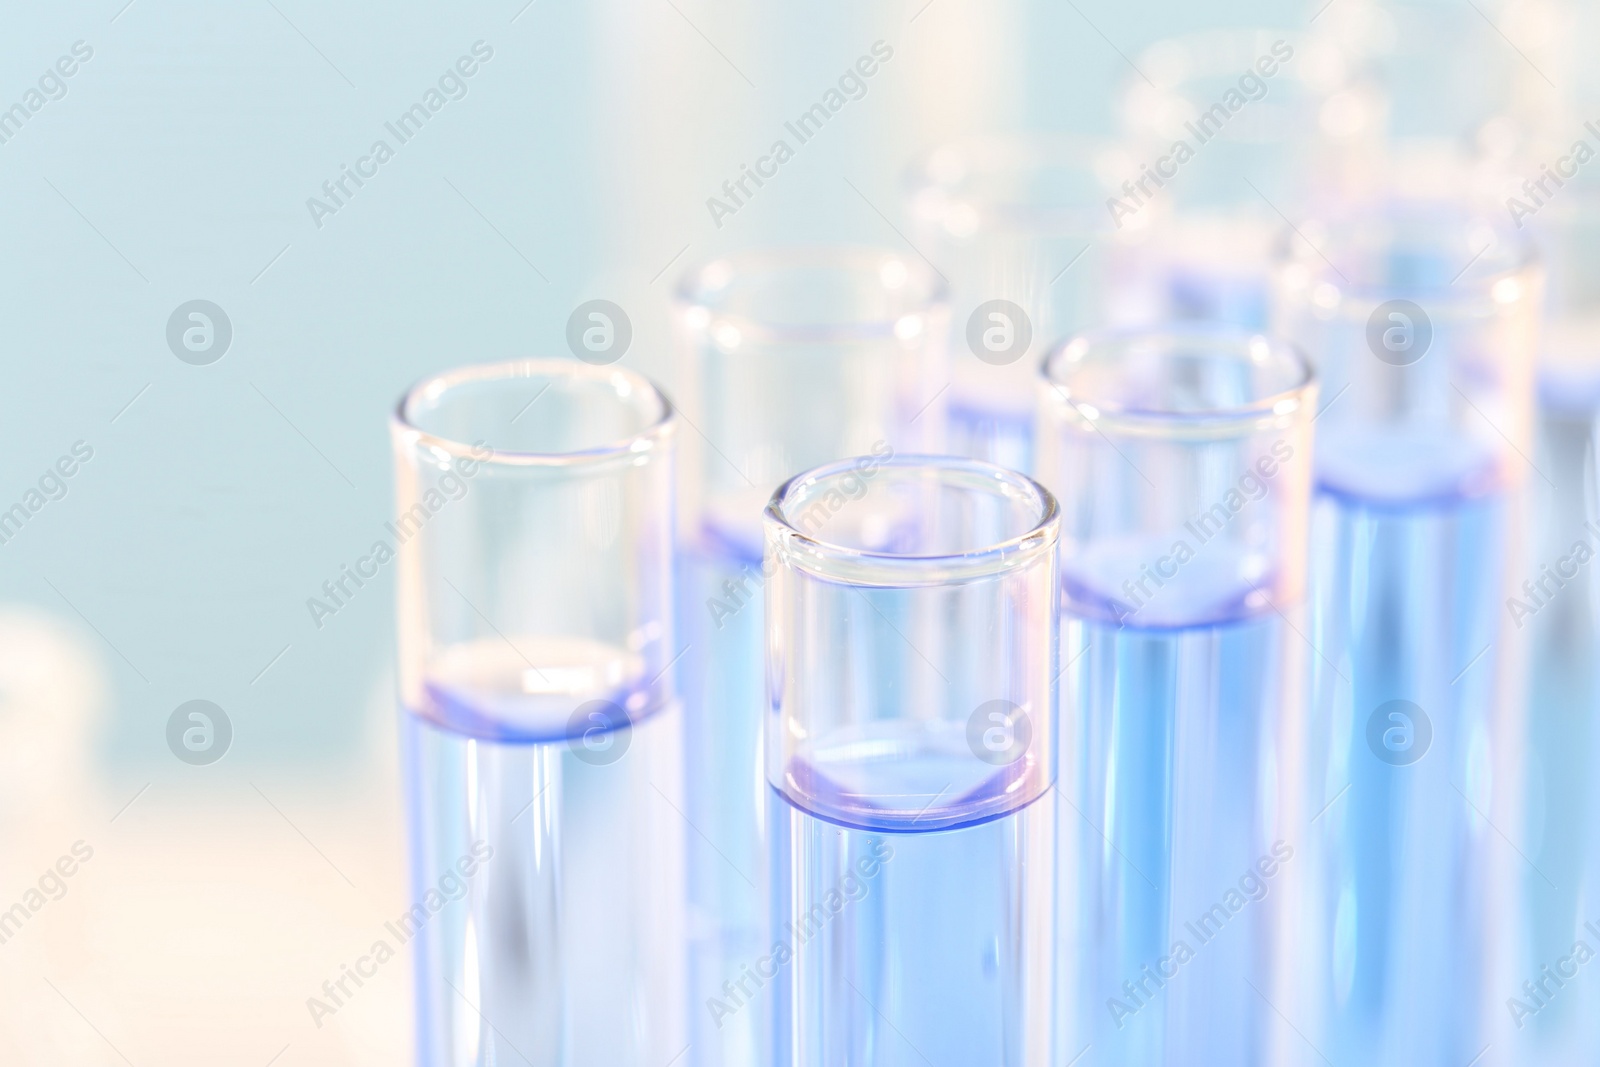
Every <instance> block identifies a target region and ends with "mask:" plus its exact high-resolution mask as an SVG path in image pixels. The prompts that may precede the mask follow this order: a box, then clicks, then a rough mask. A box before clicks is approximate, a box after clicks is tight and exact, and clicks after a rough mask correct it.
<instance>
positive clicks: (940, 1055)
mask: <svg viewBox="0 0 1600 1067" xmlns="http://www.w3.org/2000/svg"><path fill="white" fill-rule="evenodd" d="M1058 529H1059V515H1058V512H1057V509H1056V504H1055V501H1054V499H1053V498H1052V497H1051V496H1050V494H1049V493H1047V492H1045V491H1044V490H1043V489H1042V488H1040V487H1039V486H1038V485H1037V484H1036V483H1034V482H1032V481H1030V480H1029V479H1028V478H1025V477H1023V476H1022V475H1020V474H1015V473H1013V472H1011V471H1005V470H1002V469H1000V468H998V467H994V466H991V465H989V464H987V463H980V462H976V461H972V460H962V459H956V458H952V457H931V456H910V455H897V456H893V457H887V458H880V457H876V456H864V457H861V458H859V459H855V460H848V461H843V462H839V463H835V464H830V465H828V466H824V467H820V468H818V469H816V470H813V471H810V472H808V473H806V474H803V475H800V476H798V477H796V478H794V479H792V480H790V481H789V482H787V483H786V484H784V485H783V486H782V487H781V488H780V489H779V490H778V491H777V493H776V494H774V496H773V498H772V503H771V504H770V505H769V506H768V508H767V512H766V536H767V559H768V564H769V567H770V569H771V571H772V578H771V585H770V587H769V590H768V598H767V709H768V710H767V719H768V723H767V731H766V776H767V781H768V783H769V784H770V786H771V792H770V794H769V802H770V804H771V810H772V814H771V816H770V818H771V837H772V860H771V864H772V872H773V873H772V889H773V931H772V938H773V943H772V945H771V947H770V950H769V954H768V955H766V956H764V957H763V960H762V961H761V962H759V963H757V964H756V965H755V966H756V969H757V970H758V972H759V973H760V974H761V976H762V977H763V978H770V979H771V988H770V990H769V994H770V995H771V996H772V999H773V1002H774V1005H775V1008H774V1015H775V1021H774V1033H775V1039H774V1044H773V1062H774V1063H775V1064H776V1065H778V1067H837V1065H839V1064H862V1065H872V1067H913V1065H915V1067H929V1065H933V1067H943V1065H950V1067H957V1065H959V1067H970V1065H971V1064H980V1063H981V1064H993V1065H996V1067H1013V1065H1022V1064H1026V1065H1038V1067H1044V1065H1046V1064H1052V1063H1055V1062H1057V1061H1056V1060H1054V1059H1053V1058H1052V1057H1053V1055H1054V1052H1055V1050H1054V1048H1053V1040H1054V1039H1053V1012H1054V1008H1055V1005H1054V1003H1053V996H1054V990H1053V984H1054V983H1053V970H1052V967H1053V964H1052V956H1053V951H1054V950H1053V941H1054V914H1055V907H1056V905H1055V900H1054V877H1055V872H1054V867H1053V856H1054V853H1055V806H1054V804H1053V803H1052V802H1051V801H1050V800H1048V799H1046V798H1045V794H1046V793H1047V792H1048V790H1049V789H1050V787H1051V785H1052V784H1053V783H1054V781H1055V752H1054V746H1055V730H1056V681H1055V678H1056V656H1057V641H1056V636H1057V629H1056V627H1057V622H1056V613H1055V598H1054V586H1055V580H1056V563H1055V553H1056V539H1057V533H1058Z"/></svg>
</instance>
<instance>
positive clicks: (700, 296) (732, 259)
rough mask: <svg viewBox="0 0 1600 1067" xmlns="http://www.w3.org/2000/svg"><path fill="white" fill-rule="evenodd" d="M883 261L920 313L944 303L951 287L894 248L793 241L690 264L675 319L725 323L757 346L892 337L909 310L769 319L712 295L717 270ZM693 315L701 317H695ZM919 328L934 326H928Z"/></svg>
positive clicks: (738, 273)
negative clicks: (892, 265) (726, 306)
mask: <svg viewBox="0 0 1600 1067" xmlns="http://www.w3.org/2000/svg"><path fill="white" fill-rule="evenodd" d="M886 260H894V261H896V262H899V263H901V264H903V265H904V266H905V267H906V270H907V290H908V291H913V292H917V293H919V294H920V296H919V297H918V298H917V299H915V300H912V301H910V302H909V304H910V305H911V306H914V307H916V308H919V309H920V310H921V311H922V312H923V313H924V314H925V315H926V314H932V313H934V312H936V311H937V310H938V309H940V308H944V307H947V306H948V304H949V301H950V286H949V283H948V281H947V280H946V279H945V277H944V275H942V274H940V273H939V271H938V270H937V269H936V268H935V267H934V266H933V265H932V264H931V263H927V262H922V261H919V260H918V258H917V257H914V256H907V255H904V254H902V253H900V252H898V251H896V250H895V249H893V248H888V247H880V246H876V245H853V244H796V245H770V246H761V247H756V248H745V249H741V250H739V251H736V252H731V253H729V254H727V255H723V256H718V257H716V258H715V259H712V260H708V261H706V262H704V263H700V264H697V265H695V266H693V267H690V268H689V269H688V270H686V271H684V273H683V274H682V275H681V276H680V277H679V279H678V284H677V285H676V286H675V287H674V290H673V303H674V305H675V310H676V313H677V316H678V319H679V321H681V322H684V323H686V324H688V325H689V326H690V328H691V329H694V330H697V331H708V330H709V329H710V326H711V323H712V322H718V323H728V324H731V325H733V326H734V327H735V328H737V329H738V330H739V332H740V333H741V335H744V336H748V337H749V339H750V340H751V341H753V342H756V343H758V344H761V345H784V344H807V345H810V344H815V345H825V344H840V343H848V342H873V341H883V340H885V339H893V338H895V337H896V327H897V325H898V324H899V322H900V321H901V320H902V319H904V318H905V317H906V315H907V314H910V311H909V310H908V311H907V312H904V313H902V314H900V315H895V316H882V317H877V316H874V317H871V318H865V319H861V320H857V321H850V322H826V323H821V322H782V323H780V322H772V321H767V320H764V319H762V318H760V317H753V316H751V315H748V314H740V313H736V312H729V311H724V310H720V309H719V308H718V307H717V303H716V301H715V299H713V298H712V297H713V294H715V293H717V292H720V291H723V290H725V289H726V287H727V283H723V284H722V285H715V284H712V281H711V279H712V278H713V277H714V275H715V273H716V272H718V271H719V270H725V271H726V272H727V273H728V276H729V278H730V279H732V278H738V277H748V276H750V275H752V274H759V273H764V272H776V271H778V270H782V269H792V268H795V267H800V266H814V267H826V268H838V269H840V270H841V271H860V272H861V273H863V274H875V273H876V272H877V271H878V270H880V269H881V268H882V265H883V263H884V262H885V261H886ZM697 319H699V320H702V321H698V322H697V321H696V320H697ZM923 329H924V332H925V333H926V332H927V331H930V330H934V329H937V326H936V325H935V324H927V325H925V326H924V327H923Z"/></svg>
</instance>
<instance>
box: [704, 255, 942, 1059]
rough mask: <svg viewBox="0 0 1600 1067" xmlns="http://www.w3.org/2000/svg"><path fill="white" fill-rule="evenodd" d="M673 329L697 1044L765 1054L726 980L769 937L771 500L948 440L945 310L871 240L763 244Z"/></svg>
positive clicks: (751, 1018) (712, 279)
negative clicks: (869, 459)
mask: <svg viewBox="0 0 1600 1067" xmlns="http://www.w3.org/2000/svg"><path fill="white" fill-rule="evenodd" d="M676 323H677V329H678V331H679V348H680V352H681V356H682V361H683V373H682V374H681V375H680V379H681V380H682V382H683V394H682V398H683V401H684V405H683V406H684V418H685V420H686V421H689V422H690V423H691V426H692V429H693V430H694V431H696V432H694V433H690V434H687V435H686V437H685V440H684V452H685V455H686V460H687V462H686V464H685V465H686V467H687V472H686V475H685V493H684V505H683V508H682V511H681V516H682V519H683V523H684V529H683V531H682V543H683V548H682V552H681V554H680V572H679V582H680V586H679V587H680V590H681V592H680V598H679V604H680V612H681V616H680V633H681V635H682V639H683V642H684V644H685V645H686V646H687V647H688V649H689V651H688V652H687V653H686V654H685V655H684V657H683V660H682V661H681V662H680V664H679V669H680V671H681V672H682V675H683V678H684V688H683V692H684V695H685V701H686V715H687V730H686V734H687V743H688V751H689V754H690V763H691V765H692V766H694V767H695V768H697V770H696V773H695V774H694V775H693V776H692V777H691V779H690V781H689V798H688V800H689V807H688V814H689V818H690V819H691V820H692V821H693V823H694V825H695V826H696V827H697V828H698V829H699V830H700V831H701V832H700V833H697V834H695V835H694V837H693V838H692V839H691V840H690V871H691V875H690V897H691V909H692V912H691V914H692V917H693V920H692V924H691V929H692V931H693V950H692V957H691V964H692V978H691V990H692V996H691V998H690V999H691V1001H692V1002H693V1003H694V1004H695V1009H694V1015H693V1031H692V1033H693V1037H694V1052H693V1053H692V1055H693V1056H694V1057H695V1060H696V1062H697V1063H699V1064H701V1065H704V1067H720V1065H724V1064H730V1065H738V1067H743V1065H746V1064H750V1063H759V1062H761V1060H762V1054H761V1053H760V1052H759V1050H760V1049H761V1048H762V1047H763V1046H764V1043H765V1037H764V1033H763V1027H764V1014H763V1011H762V1007H761V1004H760V1003H759V1002H756V1003H753V1004H750V1005H748V1006H746V1007H741V1008H740V1009H739V1010H737V1011H733V1012H731V1013H729V1014H724V1013H723V1011H722V1010H721V1009H719V1008H718V1007H717V1006H716V1005H715V1004H713V1003H712V1002H713V1001H716V1002H717V1003H719V1004H726V1003H727V997H728V994H727V993H726V992H725V991H724V984H725V983H727V982H729V981H738V980H739V979H740V978H741V968H742V967H743V966H744V965H747V964H749V962H750V961H751V960H752V959H754V958H756V957H757V956H759V955H760V954H761V953H762V952H764V951H765V950H766V948H767V947H768V944H767V938H766V906H767V895H766V892H765V877H764V872H765V859H766V851H765V839H764V837H763V833H762V828H763V822H764V818H765V803H766V802H765V793H766V789H765V786H764V785H763V779H762V773H761V759H760V746H761V721H762V716H761V709H762V707H764V703H763V699H762V693H763V689H762V683H761V677H762V675H761V665H762V662H763V651H762V650H763V648H764V644H763V640H762V610H763V609H762V600H763V589H764V587H765V584H766V582H767V581H768V580H769V577H770V576H769V575H768V574H767V573H766V572H765V571H764V570H763V567H762V530H761V509H762V508H763V507H764V506H765V504H766V502H767V500H768V499H769V498H770V496H771V494H772V490H773V489H774V488H775V487H776V486H777V485H778V484H779V483H780V482H781V481H783V480H784V479H785V478H787V477H789V476H791V475H793V474H795V473H796V472H798V471H801V470H805V469H807V468H808V467H813V466H816V465H818V464H820V463H824V462H828V461H830V460H836V459H839V458H841V457H844V456H849V455H856V454H861V453H872V454H875V455H878V456H883V455H892V454H894V453H897V452H906V451H910V452H919V451H931V450H937V448H938V447H939V443H940V441H941V439H942V434H943V419H944V407H943V405H944V396H943V394H944V392H945V388H946V386H947V384H948V381H949V379H948V377H947V369H946V359H945V353H946V348H945V344H946V330H947V326H948V310H947V307H946V305H945V285H944V282H943V281H942V280H941V279H940V278H939V277H938V275H936V274H935V273H934V272H933V271H932V270H930V269H929V268H928V267H927V266H926V265H925V264H923V263H921V262H920V261H918V260H915V259H908V258H906V257H904V256H902V255H900V254H898V253H895V252H891V251H887V250H880V249H870V248H829V247H797V248H787V249H771V250H757V251H751V252H745V253H740V254H737V255H734V256H731V257H728V258H725V259H719V260H716V261H714V262H712V263H709V264H707V265H705V266H702V267H699V268H697V269H694V270H692V271H690V272H689V273H688V274H687V275H686V276H685V277H684V279H683V281H682V282H681V283H680V285H679V289H678V294H677V307H676Z"/></svg>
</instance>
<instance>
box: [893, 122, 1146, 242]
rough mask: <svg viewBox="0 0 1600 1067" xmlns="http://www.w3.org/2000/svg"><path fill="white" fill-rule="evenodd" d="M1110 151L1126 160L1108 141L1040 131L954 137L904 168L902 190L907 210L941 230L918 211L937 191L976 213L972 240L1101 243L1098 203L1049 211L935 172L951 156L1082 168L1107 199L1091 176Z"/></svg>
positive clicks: (938, 223) (1116, 143)
mask: <svg viewBox="0 0 1600 1067" xmlns="http://www.w3.org/2000/svg"><path fill="white" fill-rule="evenodd" d="M1109 152H1115V153H1119V154H1124V155H1125V154H1126V147H1125V146H1124V145H1123V144H1122V143H1121V142H1120V141H1117V140H1115V139H1112V138H1108V137H1094V136H1086V135H1082V134H1070V133H1054V132H1043V131H1037V132H1036V131H1023V130H1013V131H995V132H990V133H981V134H973V135H969V136H966V137H960V138H956V139H954V140H950V141H946V142H944V143H942V144H939V145H937V146H935V147H934V148H932V149H931V150H929V151H927V152H924V153H923V154H922V155H921V156H919V157H917V158H916V159H915V160H914V161H913V162H912V163H911V165H910V166H909V167H907V168H906V172H905V178H904V187H905V191H906V200H907V205H908V210H910V212H911V214H912V215H913V216H914V217H916V218H918V219H919V220H920V221H922V222H925V223H927V224H929V225H932V226H936V227H939V228H940V229H941V230H942V229H944V224H943V222H942V221H941V219H940V218H938V217H935V216H932V215H930V214H928V213H927V212H926V211H925V210H923V207H922V205H924V204H925V203H926V202H927V199H928V196H929V194H930V193H934V192H937V193H940V194H942V195H944V196H947V197H949V198H951V199H952V200H953V201H957V202H960V203H962V204H964V205H966V206H968V207H970V208H972V209H973V210H974V211H975V212H976V213H977V215H978V217H979V218H980V219H981V222H980V224H979V225H978V227H977V229H976V230H975V231H974V233H973V237H976V236H977V235H979V234H982V233H984V232H995V233H1005V234H1022V235H1025V236H1029V237H1038V236H1047V237H1067V236H1080V237H1082V238H1084V239H1085V240H1094V241H1100V240H1105V239H1106V237H1105V235H1104V234H1103V233H1101V230H1103V228H1104V227H1103V225H1102V222H1103V216H1102V203H1101V201H1099V200H1098V199H1097V200H1095V201H1094V202H1093V203H1088V202H1085V203H1084V204H1082V205H1077V206H1073V207H1051V206H1045V205H1040V204H1034V203H1029V202H1027V201H1026V200H1024V199H1023V198H1020V197H1011V198H1001V197H995V196H982V195H979V194H977V193H974V192H970V191H966V190H963V189H962V188H961V187H960V185H959V184H957V183H952V182H950V181H948V180H945V179H943V178H941V177H940V176H939V175H938V173H937V171H938V170H939V169H940V168H939V160H940V159H941V157H948V156H949V155H950V154H952V153H957V154H960V155H962V156H964V157H968V158H977V159H980V160H993V159H994V158H996V157H999V156H1005V157H1008V158H1007V164H1006V165H1007V166H1009V167H1014V168H1016V169H1021V168H1023V167H1028V166H1038V165H1044V166H1049V165H1061V166H1072V167H1077V168H1081V169H1083V170H1085V171H1086V172H1088V173H1089V174H1090V175H1092V176H1093V177H1094V179H1095V181H1096V182H1098V183H1099V184H1101V185H1103V186H1105V192H1106V194H1107V195H1111V193H1112V192H1113V190H1112V188H1111V187H1110V186H1109V185H1107V184H1106V183H1105V181H1104V179H1102V178H1101V177H1100V175H1099V174H1097V173H1096V172H1095V169H1094V166H1093V159H1094V157H1095V156H1096V155H1097V154H1102V153H1109ZM991 169H996V168H991Z"/></svg>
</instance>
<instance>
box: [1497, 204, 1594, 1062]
mask: <svg viewBox="0 0 1600 1067" xmlns="http://www.w3.org/2000/svg"><path fill="white" fill-rule="evenodd" d="M1560 197H1561V199H1559V200H1555V201H1553V202H1551V203H1549V204H1548V205H1547V206H1546V207H1545V209H1544V210H1542V211H1540V212H1539V214H1538V216H1537V217H1536V218H1535V219H1534V220H1533V225H1534V227H1535V228H1536V229H1537V231H1538V238H1539V242H1540V248H1541V251H1542V253H1543V254H1544V256H1545V261H1546V264H1547V269H1548V271H1549V287H1548V288H1549V294H1548V295H1549V299H1548V310H1547V313H1546V315H1545V328H1544V331H1543V339H1542V342H1541V349H1540V361H1539V377H1538V419H1537V447H1536V450H1535V451H1534V452H1533V453H1532V459H1533V462H1534V463H1536V464H1537V465H1538V469H1539V471H1540V472H1542V474H1543V477H1530V478H1529V480H1528V484H1529V486H1530V488H1531V489H1532V490H1533V492H1534V494H1535V506H1534V510H1533V531H1532V536H1531V538H1530V546H1529V547H1530V549H1531V551H1530V552H1529V553H1527V554H1525V555H1524V556H1523V558H1522V560H1521V561H1520V565H1519V566H1518V568H1517V570H1516V571H1515V572H1514V573H1513V590H1512V597H1513V599H1512V600H1511V601H1508V603H1507V611H1508V613H1509V615H1510V618H1511V621H1512V622H1513V624H1514V628H1515V630H1516V632H1518V633H1519V634H1523V635H1525V639H1526V641H1527V642H1528V646H1529V649H1528V662H1529V671H1528V679H1527V689H1526V702H1527V742H1526V743H1527V769H1526V778H1525V781H1526V788H1525V801H1524V804H1525V810H1526V824H1525V827H1524V829H1523V830H1522V832H1521V833H1520V834H1518V835H1516V840H1518V841H1519V842H1520V847H1521V848H1522V849H1523V850H1524V851H1525V852H1526V853H1527V855H1528V861H1529V864H1530V866H1524V867H1523V868H1522V869H1521V873H1522V880H1523V885H1522V895H1521V898H1520V901H1519V904H1520V907H1521V915H1520V917H1519V918H1520V922H1519V924H1518V926H1517V927H1516V932H1517V934H1518V944H1517V946H1516V950H1515V951H1514V953H1513V954H1512V958H1511V962H1510V968H1511V971H1510V973H1509V974H1508V975H1507V976H1506V978H1505V980H1503V981H1502V983H1501V984H1502V987H1503V988H1502V989H1501V990H1499V991H1498V992H1499V996H1500V997H1502V998H1504V1004H1503V1006H1502V1008H1501V1010H1500V1012H1499V1014H1498V1019H1499V1022H1500V1024H1501V1027H1502V1030H1503V1033H1504V1040H1503V1041H1499V1042H1497V1043H1498V1044H1502V1045H1504V1046H1505V1047H1506V1048H1508V1049H1514V1050H1515V1052H1514V1053H1513V1054H1512V1056H1511V1057H1510V1059H1511V1062H1516V1063H1541V1064H1578V1063H1582V1062H1585V1061H1586V1060H1587V1059H1590V1058H1592V1057H1593V1055H1594V1051H1595V1050H1596V1049H1600V1014H1597V1013H1596V1012H1595V1011H1593V1010H1592V1005H1591V1003H1590V1002H1588V1001H1586V1000H1585V999H1584V994H1583V993H1582V992H1580V991H1579V989H1581V988H1582V987H1581V986H1580V987H1579V989H1569V988H1566V987H1567V986H1569V985H1570V984H1571V981H1572V979H1574V978H1579V979H1580V981H1581V980H1582V979H1581V976H1580V975H1577V974H1575V973H1574V972H1575V971H1576V970H1578V967H1577V965H1576V963H1575V961H1574V951H1573V950H1574V947H1575V946H1576V945H1577V944H1578V943H1579V942H1582V943H1584V944H1585V945H1587V946H1588V947H1589V949H1590V950H1591V951H1600V932H1597V931H1600V787H1597V786H1600V778H1597V777H1596V775H1595V774H1594V772H1593V768H1594V767H1595V766H1596V764H1597V762H1600V581H1597V574H1596V567H1595V565H1594V563H1593V559H1594V557H1595V556H1600V501H1597V491H1600V487H1597V484H1596V444H1597V441H1600V197H1596V196H1595V195H1594V193H1593V192H1591V191H1589V190H1585V189H1581V188H1570V189H1564V190H1562V191H1561V193H1560ZM1546 479H1548V481H1546ZM1519 579H1520V580H1519ZM1540 872H1542V873H1540ZM1547 878H1548V881H1546V879H1547ZM1524 983H1526V984H1524ZM1530 987H1531V988H1530Z"/></svg>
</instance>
